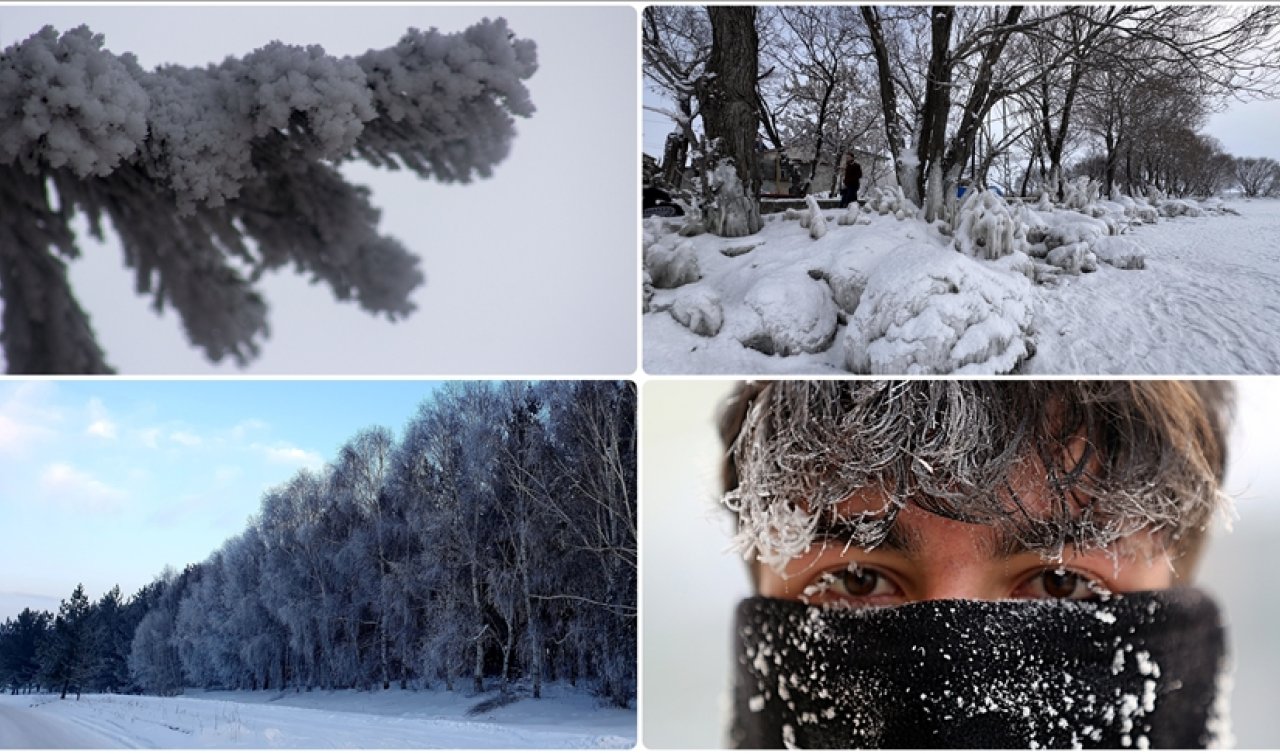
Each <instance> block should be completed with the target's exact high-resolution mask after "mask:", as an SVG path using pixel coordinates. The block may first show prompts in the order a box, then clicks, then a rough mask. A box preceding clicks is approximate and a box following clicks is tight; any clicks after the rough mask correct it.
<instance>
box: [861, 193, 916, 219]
mask: <svg viewBox="0 0 1280 754" xmlns="http://www.w3.org/2000/svg"><path fill="white" fill-rule="evenodd" d="M867 209H869V210H871V211H873V212H878V213H880V214H882V215H894V216H895V217H897V218H898V219H899V220H902V219H903V218H905V217H908V216H914V215H915V214H916V213H917V212H919V209H918V208H917V207H916V206H915V205H914V204H912V203H911V200H910V199H907V197H906V195H904V194H903V193H902V187H901V186H891V187H876V188H873V189H871V190H870V191H868V192H867Z"/></svg>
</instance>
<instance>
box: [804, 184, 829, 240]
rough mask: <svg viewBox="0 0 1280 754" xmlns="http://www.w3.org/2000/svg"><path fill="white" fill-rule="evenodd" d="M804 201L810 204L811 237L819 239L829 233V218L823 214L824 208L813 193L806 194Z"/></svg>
mask: <svg viewBox="0 0 1280 754" xmlns="http://www.w3.org/2000/svg"><path fill="white" fill-rule="evenodd" d="M804 202H805V204H807V205H808V206H809V237H810V238H812V239H813V240H815V241H817V240H818V239H819V238H822V237H823V236H825V235H826V234H827V219H826V218H825V217H823V216H822V208H821V207H819V206H818V200H817V199H816V198H814V196H813V194H809V195H808V196H806V197H805V198H804Z"/></svg>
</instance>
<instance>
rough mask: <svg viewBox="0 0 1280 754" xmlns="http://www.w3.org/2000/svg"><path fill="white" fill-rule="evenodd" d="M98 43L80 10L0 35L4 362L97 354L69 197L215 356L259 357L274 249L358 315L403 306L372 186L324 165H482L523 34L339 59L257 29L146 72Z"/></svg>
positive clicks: (525, 62)
mask: <svg viewBox="0 0 1280 754" xmlns="http://www.w3.org/2000/svg"><path fill="white" fill-rule="evenodd" d="M104 42H105V40H104V38H103V37H102V35H98V34H93V33H92V32H91V31H90V30H89V29H88V28H87V27H85V26H80V27H77V28H75V29H72V30H70V31H68V32H65V33H63V34H59V33H58V32H57V31H56V30H55V29H53V28H52V27H45V28H44V29H42V30H41V31H40V32H38V33H37V34H34V35H33V36H31V37H29V38H28V39H26V40H25V41H23V42H21V43H18V44H15V45H12V46H10V47H9V48H7V49H6V50H4V51H3V52H2V53H0V186H3V187H4V190H3V191H0V292H2V293H3V294H4V297H5V301H6V306H5V313H4V331H3V336H2V337H0V341H2V342H3V345H4V348H5V352H6V356H7V361H8V364H9V370H10V371H11V372H101V371H108V370H109V367H108V366H107V364H106V361H105V358H104V356H103V354H102V352H101V350H100V349H99V348H98V346H97V344H96V342H95V341H94V338H93V335H92V328H91V327H90V325H89V322H88V318H87V316H86V315H85V314H84V312H83V311H81V309H80V307H79V305H78V304H77V303H76V302H75V300H74V298H73V297H72V296H71V293H70V289H69V287H68V286H67V284H66V279H65V276H66V275H65V266H64V265H63V264H62V262H61V261H59V260H58V259H57V256H55V255H58V256H62V257H64V258H74V257H75V256H76V255H77V254H78V250H77V248H76V246H75V243H74V237H73V236H72V235H71V233H70V230H69V223H70V221H71V219H72V218H73V217H74V215H75V214H77V213H80V212H83V213H84V214H85V215H87V217H88V219H89V222H90V226H91V229H92V232H93V234H94V235H95V236H97V237H99V238H101V236H102V219H103V217H104V216H105V217H106V218H107V219H109V220H110V221H111V224H112V226H113V227H114V228H115V230H116V232H117V233H118V234H119V236H120V238H121V241H122V242H123V246H124V256H125V263H126V264H127V265H128V266H129V267H130V268H132V269H133V270H134V271H135V287H136V289H137V291H138V292H139V293H147V294H151V295H152V297H153V301H154V304H155V307H156V308H157V309H162V308H163V307H164V306H166V305H172V306H173V307H174V308H176V309H177V310H178V313H179V315H180V316H181V318H182V321H183V326H184V328H185V329H186V332H187V335H188V337H189V339H190V340H191V341H192V343H193V344H195V345H197V346H199V347H200V348H202V349H203V350H204V352H205V354H206V355H207V356H208V357H209V358H210V359H212V360H213V361H220V360H222V359H224V358H226V357H231V358H233V359H235V360H236V361H237V362H238V363H240V364H244V363H246V362H247V361H249V360H250V359H252V358H253V357H254V356H256V355H257V353H258V350H259V343H258V339H259V338H260V337H261V336H263V335H265V334H266V332H267V320H266V303H265V302H264V301H263V300H262V298H261V296H260V295H259V294H258V293H257V292H256V290H254V287H253V285H252V283H253V281H255V280H256V279H257V278H258V277H259V276H260V275H261V274H262V273H263V272H264V271H266V270H271V269H277V268H280V267H283V266H286V265H290V264H291V265H293V266H294V267H295V268H296V269H297V270H298V271H300V272H305V273H309V274H310V275H311V276H312V277H313V279H315V280H322V281H324V282H325V283H326V284H328V285H329V287H330V288H331V289H332V290H333V292H334V295H335V296H336V297H337V298H339V299H343V300H345V299H355V300H356V301H357V302H358V303H359V304H360V306H361V307H362V308H364V309H366V310H367V311H369V312H371V313H376V314H384V315H386V316H387V317H388V318H390V319H395V318H397V317H402V316H405V315H408V314H409V313H410V312H412V311H413V308H414V306H413V303H412V302H411V301H410V299H409V297H410V295H411V293H412V292H413V290H414V289H416V288H417V287H418V286H419V285H421V284H422V282H423V279H424V278H423V275H422V273H421V271H420V270H419V269H418V259H417V258H416V257H415V256H414V255H413V254H411V253H410V252H409V251H408V250H407V249H405V248H404V247H403V246H402V245H401V244H400V242H399V241H396V240H395V239H392V238H388V237H385V236H382V235H380V234H379V233H378V232H377V224H378V220H379V215H380V213H379V211H378V210H377V209H376V208H375V207H373V206H372V205H371V204H370V202H369V192H368V190H367V189H365V188H363V187H360V186H355V185H352V184H350V183H348V182H347V181H346V180H345V179H344V178H343V177H342V175H341V174H340V173H339V172H338V171H337V169H336V167H335V165H336V164H337V163H340V162H342V161H345V160H353V159H359V160H363V161H366V162H369V163H371V164H373V165H377V166H384V167H390V168H399V167H407V168H408V169H410V170H412V171H414V172H415V173H416V174H418V175H419V176H422V177H430V178H434V179H436V180H441V181H448V182H453V181H469V180H472V179H473V178H474V177H477V176H479V177H487V176H489V175H491V174H492V171H493V168H494V167H495V166H496V165H497V164H498V163H499V162H501V161H502V160H503V159H504V158H505V157H506V155H507V154H508V152H509V150H510V146H511V141H512V139H513V138H514V136H515V127H514V119H513V117H512V116H524V117H527V116H529V115H531V114H532V113H533V104H532V103H531V101H530V99H529V92H528V90H527V89H526V88H525V86H524V81H525V80H526V79H528V78H529V77H530V76H532V75H533V73H534V71H535V70H536V68H537V62H536V52H535V47H534V44H533V42H531V41H528V40H521V39H517V38H515V36H514V35H513V34H512V33H511V31H510V30H509V29H508V27H507V25H506V22H505V21H504V20H502V19H497V20H492V21H491V20H488V19H486V20H484V21H482V22H480V23H478V24H476V25H474V26H472V27H471V28H469V29H467V30H465V31H463V32H461V33H457V34H442V33H440V32H439V31H437V30H435V29H431V30H428V31H425V32H424V31H420V30H417V29H410V30H409V31H408V32H407V33H406V34H405V35H404V36H403V37H402V38H401V39H400V41H399V42H398V43H397V44H396V45H395V46H393V47H390V48H387V49H384V50H370V51H369V52H367V53H365V54H364V55H361V56H359V57H355V58H353V57H335V56H332V55H329V54H327V53H326V52H325V51H324V49H323V48H321V47H319V46H317V45H311V46H307V47H301V46H296V45H286V44H282V43H280V42H272V43H271V44H268V45H266V46H264V47H262V48H260V49H258V50H255V51H254V52H251V53H249V54H248V55H245V56H244V57H242V58H234V57H232V58H227V59H226V60H225V61H223V62H222V63H220V64H218V65H210V66H207V67H204V68H195V67H193V68H185V67H180V66H162V67H160V68H157V69H156V70H154V71H146V70H144V69H142V68H141V67H140V66H139V64H138V62H137V61H136V60H135V58H134V57H133V55H131V54H127V53H126V54H123V55H116V54H114V53H112V52H110V51H108V50H106V49H105V48H104ZM51 189H52V191H51ZM51 193H56V201H55V200H54V199H53V197H52V196H51ZM41 260H43V261H41ZM233 262H234V263H233Z"/></svg>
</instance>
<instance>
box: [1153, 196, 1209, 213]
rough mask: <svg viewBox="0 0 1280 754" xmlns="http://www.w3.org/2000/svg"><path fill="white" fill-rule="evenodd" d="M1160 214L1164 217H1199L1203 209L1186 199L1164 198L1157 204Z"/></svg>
mask: <svg viewBox="0 0 1280 754" xmlns="http://www.w3.org/2000/svg"><path fill="white" fill-rule="evenodd" d="M1158 207H1159V210H1160V214H1161V215H1164V216H1165V217H1200V216H1202V215H1204V210H1202V209H1200V207H1198V206H1196V203H1195V202H1193V201H1190V200H1186V199H1165V200H1164V201H1161V202H1160V203H1159V205H1158Z"/></svg>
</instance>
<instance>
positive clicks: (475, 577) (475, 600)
mask: <svg viewBox="0 0 1280 754" xmlns="http://www.w3.org/2000/svg"><path fill="white" fill-rule="evenodd" d="M471 605H472V607H473V608H475V611H476V620H477V621H478V622H479V623H480V626H479V629H480V630H479V631H477V632H476V638H475V645H476V647H475V649H476V662H475V666H474V668H473V669H472V672H471V688H472V690H473V691H476V692H480V691H484V634H485V629H484V612H483V610H482V609H481V604H480V576H479V574H477V573H476V563H475V559H474V557H473V558H472V561H471Z"/></svg>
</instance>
